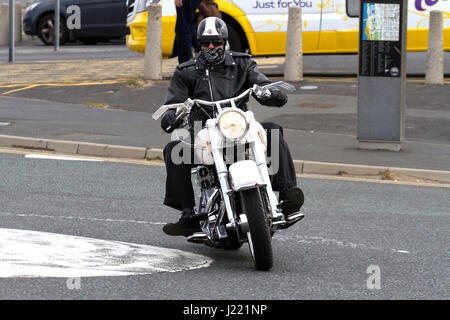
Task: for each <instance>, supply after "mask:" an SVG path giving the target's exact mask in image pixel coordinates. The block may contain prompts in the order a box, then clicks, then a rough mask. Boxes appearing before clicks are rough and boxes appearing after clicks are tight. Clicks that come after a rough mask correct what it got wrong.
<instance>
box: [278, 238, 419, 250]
mask: <svg viewBox="0 0 450 320" xmlns="http://www.w3.org/2000/svg"><path fill="white" fill-rule="evenodd" d="M273 239H274V240H278V241H282V242H283V241H289V242H293V241H295V242H298V243H305V244H331V245H335V246H339V247H343V248H352V249H368V250H377V251H385V250H389V251H391V252H394V253H411V252H410V251H407V250H397V249H383V248H378V247H374V246H368V245H365V244H360V243H353V242H349V241H342V240H337V239H326V238H323V237H314V236H279V237H277V236H274V238H273Z"/></svg>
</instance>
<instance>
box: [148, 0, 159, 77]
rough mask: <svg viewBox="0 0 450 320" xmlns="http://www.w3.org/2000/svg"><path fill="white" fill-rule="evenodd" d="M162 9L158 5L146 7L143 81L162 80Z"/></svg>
mask: <svg viewBox="0 0 450 320" xmlns="http://www.w3.org/2000/svg"><path fill="white" fill-rule="evenodd" d="M161 19H162V9H161V5H160V4H156V3H152V4H150V5H149V6H148V19H147V20H148V22H147V39H146V44H145V58H144V79H145V80H159V79H162V58H161V57H162V20H161Z"/></svg>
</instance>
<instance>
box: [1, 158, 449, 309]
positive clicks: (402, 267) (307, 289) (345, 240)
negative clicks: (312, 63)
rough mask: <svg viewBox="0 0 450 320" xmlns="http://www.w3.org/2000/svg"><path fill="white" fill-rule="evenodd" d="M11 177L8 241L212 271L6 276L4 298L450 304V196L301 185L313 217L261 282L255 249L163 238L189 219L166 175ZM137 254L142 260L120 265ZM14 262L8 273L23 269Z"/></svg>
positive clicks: (409, 189)
mask: <svg viewBox="0 0 450 320" xmlns="http://www.w3.org/2000/svg"><path fill="white" fill-rule="evenodd" d="M0 176H1V177H2V183H1V184H0V204H1V207H0V208H1V209H0V216H1V219H0V234H4V233H5V232H6V231H5V230H7V231H9V232H12V231H11V230H12V229H15V230H31V231H39V232H49V233H52V234H59V235H72V236H78V237H82V238H77V239H78V240H79V241H82V240H83V239H85V238H89V239H101V240H113V241H120V242H121V243H122V244H123V243H126V244H127V245H128V246H136V245H141V246H153V247H162V248H168V249H177V250H181V251H182V252H185V253H194V254H197V255H200V256H202V257H207V258H208V259H211V260H212V263H211V264H210V265H208V266H205V267H202V268H200V269H194V270H181V271H177V272H156V273H149V274H145V273H144V274H139V275H128V276H101V277H97V276H89V277H81V278H79V279H78V282H75V287H74V286H70V285H68V283H70V282H69V280H68V278H67V275H66V277H64V276H63V277H52V276H51V275H49V276H47V277H40V278H33V277H32V276H33V275H32V274H31V275H28V276H29V277H2V276H1V275H0V299H193V300H196V299H211V298H213V299H231V300H233V299H258V300H259V299H269V300H270V299H282V300H290V299H294V300H296V299H325V300H327V299H425V300H427V299H448V298H449V289H448V288H449V282H448V281H449V279H450V278H449V276H450V271H449V265H448V255H449V248H448V243H450V239H449V234H448V229H449V223H450V221H449V218H450V209H449V208H450V198H449V197H448V188H435V187H419V186H402V185H392V184H378V183H364V182H351V181H339V180H319V179H310V178H300V179H299V184H300V186H301V187H302V188H303V190H304V191H305V194H306V202H305V205H304V211H305V213H306V218H305V219H303V220H302V221H300V222H299V223H297V224H296V225H295V226H293V227H292V228H290V229H288V230H285V231H283V232H280V233H277V234H275V236H274V238H273V241H272V243H273V248H274V255H275V263H274V267H273V269H272V270H271V271H270V272H256V271H255V270H254V269H253V265H252V261H251V258H250V254H249V252H248V249H247V247H242V248H241V249H240V250H238V251H233V252H229V251H223V250H214V249H211V248H208V247H206V246H203V245H194V244H190V243H187V242H186V241H185V240H184V239H183V238H180V237H169V236H166V235H164V234H163V232H162V231H161V226H162V224H163V223H165V222H168V221H173V220H176V219H177V218H178V214H177V213H176V212H175V211H173V210H171V209H168V208H165V207H164V206H162V205H161V199H162V197H163V190H164V187H163V186H164V177H165V169H164V168H163V167H155V166H143V165H135V164H124V163H110V162H84V161H60V160H43V159H30V158H25V157H24V156H23V155H16V154H4V153H1V154H0ZM13 231H14V230H13ZM54 237H56V236H54ZM51 238H52V236H51V235H50V238H46V240H45V241H44V240H42V241H41V242H39V241H38V243H37V244H36V249H35V251H33V252H30V255H31V256H32V257H39V255H40V253H41V252H40V251H39V250H43V251H45V248H46V246H49V244H50V243H51V240H50V239H51ZM18 240H19V244H22V245H25V244H27V243H28V242H29V241H33V239H32V238H29V237H26V238H24V237H23V236H22V237H19V238H18ZM92 241H93V240H92ZM5 249H7V248H3V249H2V251H4V250H5ZM73 249H76V248H73V247H72V248H70V250H73ZM136 250H137V249H136ZM93 251H95V250H93ZM98 251H101V250H98ZM0 252H1V251H0ZM100 253H101V252H100ZM106 253H108V251H106ZM59 254H60V256H58V258H59V259H65V258H67V257H66V256H65V255H67V253H64V252H59ZM136 255H139V254H138V251H133V250H131V251H130V252H129V253H128V254H127V256H126V259H125V260H120V259H119V260H118V261H116V263H117V265H118V266H120V265H122V264H123V263H124V262H128V261H130V260H133V259H134V258H137V257H135V256H136ZM82 258H83V257H82V256H80V257H75V258H74V257H71V259H72V260H74V261H75V262H76V261H78V259H79V260H82ZM50 262H51V261H49V263H50ZM150 262H151V261H149V263H150ZM2 263H3V265H2V264H1V263H0V266H3V267H5V262H4V261H3V262H2ZM15 263H16V265H15V266H16V267H14V264H11V265H9V266H8V265H6V270H10V269H14V268H18V264H17V263H19V262H18V260H17V261H16V262H15ZM46 266H50V267H52V265H51V263H50V264H48V263H47V264H46ZM374 268H375V269H374ZM100 269H101V267H100ZM3 270H4V269H3ZM55 270H56V268H55ZM373 270H378V271H379V272H380V273H379V274H378V275H379V278H378V280H379V281H378V280H377V281H378V282H371V280H369V278H371V276H372V275H374V274H375V273H373V272H375V271H373ZM368 283H369V286H368ZM371 284H372V285H371ZM373 284H379V289H376V286H375V287H374V286H373ZM369 287H371V288H372V289H369ZM211 290H213V291H211Z"/></svg>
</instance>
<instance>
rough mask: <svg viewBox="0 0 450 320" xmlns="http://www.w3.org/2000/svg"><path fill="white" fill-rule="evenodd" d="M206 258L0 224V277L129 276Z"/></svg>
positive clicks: (205, 262) (200, 264) (203, 262)
mask: <svg viewBox="0 0 450 320" xmlns="http://www.w3.org/2000/svg"><path fill="white" fill-rule="evenodd" d="M212 262H213V260H212V259H210V258H208V257H206V256H202V255H199V254H193V253H189V252H183V251H181V250H175V249H167V248H160V247H154V246H149V245H142V244H134V243H126V242H120V241H108V240H100V239H93V238H84V237H76V236H70V235H63V234H55V233H48V232H39V231H28V230H18V229H3V228H0V278H6V277H27V278H33V277H63V278H76V277H99V276H129V275H137V274H151V273H155V272H178V271H182V270H192V269H198V268H205V267H208V266H209V265H210V264H211V263H212Z"/></svg>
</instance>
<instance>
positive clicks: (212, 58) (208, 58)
mask: <svg viewBox="0 0 450 320" xmlns="http://www.w3.org/2000/svg"><path fill="white" fill-rule="evenodd" d="M198 59H199V62H200V63H201V64H202V65H203V66H204V67H209V66H212V65H215V64H221V63H222V62H223V61H224V60H225V49H223V48H211V49H203V50H201V51H200V54H199V56H198Z"/></svg>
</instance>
